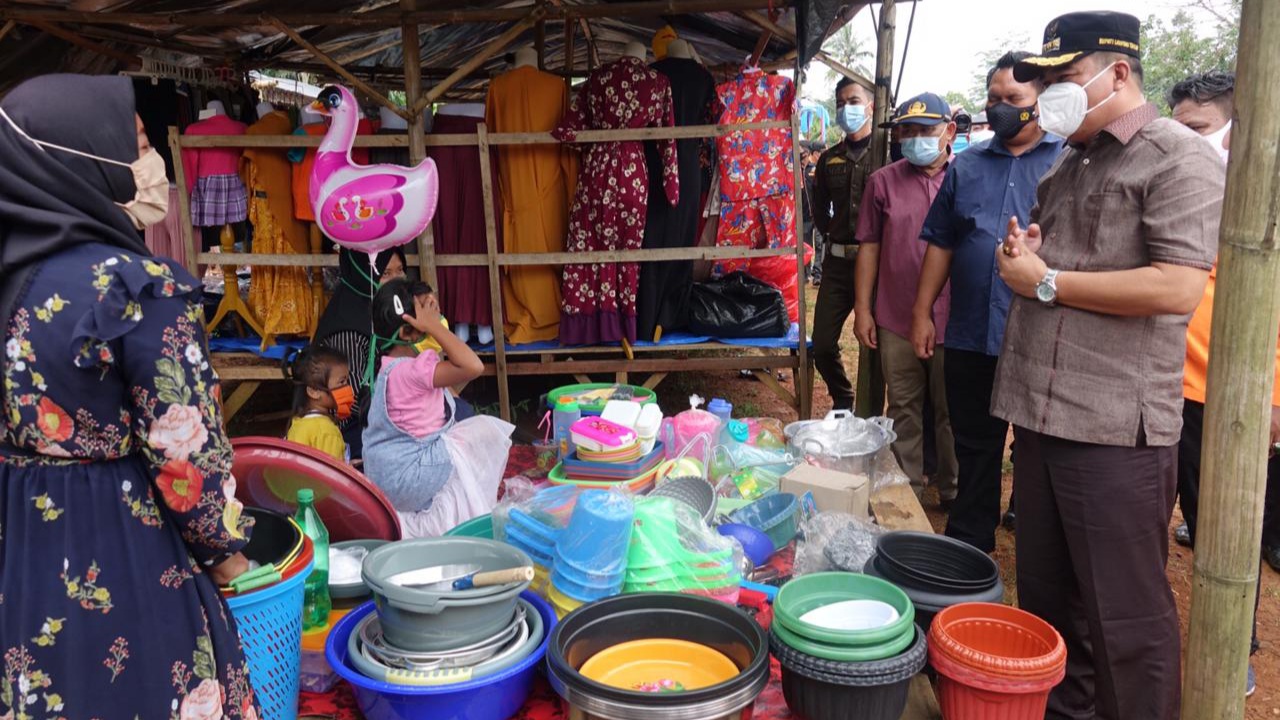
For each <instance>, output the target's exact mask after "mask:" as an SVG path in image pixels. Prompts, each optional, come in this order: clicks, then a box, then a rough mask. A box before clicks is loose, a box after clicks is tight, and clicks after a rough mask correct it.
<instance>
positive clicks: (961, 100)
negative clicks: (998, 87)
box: [942, 90, 987, 113]
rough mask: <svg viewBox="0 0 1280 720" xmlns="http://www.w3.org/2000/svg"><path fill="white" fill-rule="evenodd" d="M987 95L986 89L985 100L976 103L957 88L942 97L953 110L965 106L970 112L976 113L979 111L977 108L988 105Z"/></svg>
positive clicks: (983, 95)
mask: <svg viewBox="0 0 1280 720" xmlns="http://www.w3.org/2000/svg"><path fill="white" fill-rule="evenodd" d="M986 95H987V93H986V92H985V91H984V92H983V93H982V97H983V102H982V103H981V104H974V102H973V100H972V99H970V98H968V97H966V96H965V94H964V93H961V92H956V91H955V90H952V91H951V92H949V93H947V94H946V95H943V96H942V99H943V100H946V101H947V104H948V105H950V106H951V109H952V110H954V109H956V108H964V109H965V110H968V111H969V112H970V113H975V112H977V108H981V107H983V106H984V105H986Z"/></svg>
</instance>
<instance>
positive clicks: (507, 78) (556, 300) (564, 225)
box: [485, 67, 578, 343]
mask: <svg viewBox="0 0 1280 720" xmlns="http://www.w3.org/2000/svg"><path fill="white" fill-rule="evenodd" d="M568 103H569V95H568V90H567V89H566V88H565V84H564V80H563V79H562V78H559V77H556V76H555V75H551V74H549V73H545V72H541V71H539V70H537V69H536V68H532V67H520V68H516V69H514V70H511V71H509V72H507V73H504V74H502V75H499V76H498V77H496V78H494V79H493V81H492V82H490V83H489V96H488V99H487V101H486V113H485V122H486V123H487V124H488V126H489V132H495V133H512V132H550V131H551V130H554V129H555V127H556V125H557V124H558V123H559V122H560V118H561V116H563V115H564V112H565V110H566V108H567V107H568ZM497 152H498V190H499V192H500V193H501V195H502V232H503V235H502V238H503V244H504V246H505V249H506V251H507V252H509V253H534V252H561V251H563V250H564V240H565V235H566V233H567V232H568V230H569V201H570V199H571V198H572V197H573V193H574V190H575V189H576V179H577V177H578V163H577V158H576V156H575V155H574V154H573V151H572V150H569V149H567V148H565V147H563V146H557V145H503V146H500V147H499V148H498V149H497ZM502 303H503V308H504V310H505V315H506V323H505V326H506V333H507V341H508V342H511V343H529V342H537V341H540V340H554V339H555V338H557V337H558V336H559V335H560V274H559V272H558V270H557V268H555V267H553V266H550V265H538V266H528V267H506V268H503V270H502Z"/></svg>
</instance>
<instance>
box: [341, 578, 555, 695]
mask: <svg viewBox="0 0 1280 720" xmlns="http://www.w3.org/2000/svg"><path fill="white" fill-rule="evenodd" d="M521 598H522V599H523V600H524V601H526V602H527V603H529V605H531V606H532V607H534V608H535V609H536V610H537V612H538V614H539V616H540V617H541V618H542V624H543V627H544V629H545V632H544V635H543V639H542V642H541V643H540V644H539V645H538V647H536V648H535V649H534V651H533V652H532V653H530V654H529V655H528V656H526V657H525V658H524V659H523V660H521V661H520V662H519V663H517V664H516V665H514V666H512V667H509V668H507V669H505V670H502V671H500V672H496V673H494V674H492V675H488V676H485V677H482V678H478V679H475V680H471V681H469V682H463V683H456V684H451V685H437V686H432V687H412V686H405V685H393V684H390V683H385V682H380V681H377V680H372V679H370V678H368V677H365V676H364V675H362V674H360V673H359V672H357V671H356V670H355V669H354V668H353V667H352V666H351V665H350V663H349V661H348V640H349V639H350V636H351V633H352V632H353V631H354V630H355V627H356V625H357V624H358V623H359V621H360V620H361V619H363V618H364V617H365V616H366V615H368V614H369V613H371V612H373V611H374V610H373V605H372V604H366V605H363V606H361V607H360V608H357V609H356V610H354V611H352V613H351V614H350V615H348V616H347V617H344V618H343V619H342V620H341V621H339V622H338V624H337V625H336V626H335V627H334V629H333V632H332V633H331V634H330V637H329V640H328V642H327V643H326V645H325V655H326V657H327V658H328V660H329V664H330V665H331V666H332V667H333V668H334V671H335V672H337V673H338V675H340V676H341V677H342V679H343V680H346V681H347V682H349V683H351V686H352V690H353V691H354V693H355V697H356V704H357V705H358V706H359V707H360V712H361V714H362V715H363V716H364V717H365V718H366V720H420V719H421V718H431V720H478V719H481V718H509V717H513V716H515V715H516V714H517V713H518V712H519V710H520V708H521V707H522V706H523V705H524V703H525V701H526V700H527V699H528V698H529V693H530V692H532V690H533V683H534V680H535V678H536V677H537V674H538V668H539V666H540V665H541V664H542V659H543V657H544V655H545V653H546V648H547V644H548V642H549V640H550V635H551V633H550V629H551V628H552V627H554V626H555V624H556V617H555V613H554V612H552V610H551V607H550V606H549V605H547V603H546V602H545V601H544V600H542V599H541V598H539V597H538V596H537V595H534V594H533V593H531V592H525V593H524V594H522V595H521Z"/></svg>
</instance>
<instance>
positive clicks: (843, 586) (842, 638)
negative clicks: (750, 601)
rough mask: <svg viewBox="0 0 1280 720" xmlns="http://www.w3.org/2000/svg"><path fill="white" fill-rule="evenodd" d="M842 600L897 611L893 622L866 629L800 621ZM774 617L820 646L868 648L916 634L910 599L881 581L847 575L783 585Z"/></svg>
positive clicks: (831, 574)
mask: <svg viewBox="0 0 1280 720" xmlns="http://www.w3.org/2000/svg"><path fill="white" fill-rule="evenodd" d="M845 600H878V601H880V602H883V603H887V604H888V605H889V606H891V607H892V608H893V609H894V610H896V611H897V613H898V617H897V619H896V620H894V621H892V622H890V623H889V624H887V625H884V626H882V627H877V628H869V629H866V630H839V629H834V628H830V627H824V626H822V625H816V624H814V623H812V622H807V621H805V620H803V619H801V618H802V617H803V616H804V615H805V614H806V613H808V612H809V611H811V610H816V609H818V608H821V607H824V606H828V605H833V604H835V603H839V602H842V601H845ZM773 612H774V618H775V619H776V620H777V621H778V622H779V623H781V624H782V625H783V626H785V627H786V629H787V630H790V631H791V632H792V633H794V634H796V635H799V636H802V637H804V638H807V639H809V640H813V641H816V642H820V643H827V644H831V645H845V646H849V647H868V646H876V645H882V644H885V643H890V642H892V641H896V640H899V639H900V638H901V637H902V635H904V634H907V635H910V634H911V633H913V632H914V631H915V614H916V612H915V606H914V605H912V603H911V598H909V597H907V594H906V593H905V592H903V591H902V590H900V589H899V588H898V587H896V586H895V585H893V584H892V583H889V582H886V581H884V580H881V579H880V578H875V577H870V576H867V575H859V574H857V573H847V572H825V573H814V574H812V575H804V576H801V577H798V578H795V579H794V580H791V581H790V582H788V583H787V584H785V585H783V586H782V589H781V590H779V591H778V597H777V598H775V599H774V601H773Z"/></svg>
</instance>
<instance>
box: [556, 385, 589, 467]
mask: <svg viewBox="0 0 1280 720" xmlns="http://www.w3.org/2000/svg"><path fill="white" fill-rule="evenodd" d="M581 419H582V409H581V408H579V407H578V403H577V401H576V400H574V399H573V398H560V400H559V401H558V402H556V407H555V410H553V411H552V413H551V425H552V427H553V428H554V430H553V432H554V433H555V437H556V447H557V448H558V449H559V451H560V459H561V460H564V459H565V458H567V457H569V456H570V455H571V454H573V450H574V447H573V436H572V435H571V434H570V432H569V428H571V427H573V424H574V423H576V422H578V421H579V420H581Z"/></svg>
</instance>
